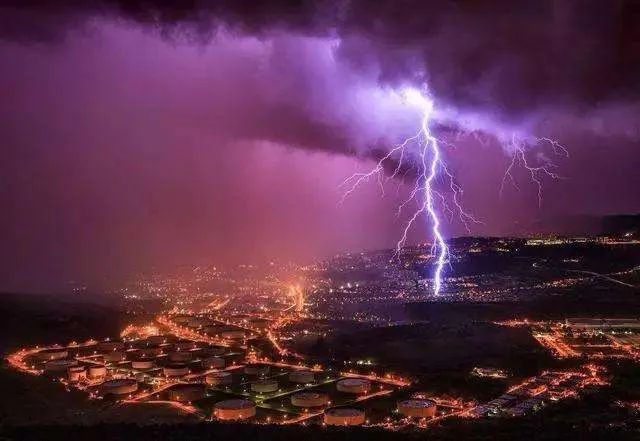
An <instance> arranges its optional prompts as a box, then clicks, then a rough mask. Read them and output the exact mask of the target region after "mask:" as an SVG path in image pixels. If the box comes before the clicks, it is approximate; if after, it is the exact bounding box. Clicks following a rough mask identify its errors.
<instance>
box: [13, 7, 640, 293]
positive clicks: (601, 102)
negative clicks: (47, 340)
mask: <svg viewBox="0 0 640 441" xmlns="http://www.w3.org/2000/svg"><path fill="white" fill-rule="evenodd" d="M357 3H358V2H354V5H357ZM381 3H382V2H381ZM621 4H622V3H621ZM354 7H356V6H354ZM16 11H18V12H17V14H16ZM274 11H275V10H274ZM72 12H74V11H73V9H70V10H63V11H62V12H61V15H60V16H55V18H56V20H52V19H51V16H50V15H47V14H50V13H51V11H46V14H45V13H43V12H42V11H40V10H38V9H37V8H36V9H34V10H33V11H31V10H29V9H27V10H26V12H25V11H22V10H13V9H5V10H0V16H1V17H2V18H3V20H0V23H3V22H4V23H5V24H6V23H9V22H10V23H12V24H15V23H17V24H15V26H14V27H8V28H6V29H9V32H7V33H6V34H5V35H3V38H2V39H0V84H1V85H2V86H1V87H2V97H3V98H2V100H1V101H0V116H1V117H2V121H3V123H2V125H1V126H0V139H2V149H1V150H0V155H1V156H0V206H2V207H3V210H2V211H3V216H2V220H1V221H0V227H1V229H0V243H2V245H3V246H2V251H0V265H1V267H0V268H1V269H0V289H3V290H20V291H34V290H44V291H53V290H60V289H65V287H66V286H67V285H66V283H67V281H68V280H71V279H80V280H88V281H90V282H95V281H98V280H101V279H102V278H103V277H105V276H106V277H109V278H110V279H111V280H114V281H117V280H119V278H120V277H122V276H123V275H126V274H128V273H130V272H131V271H132V270H137V269H146V268H149V267H151V266H158V267H170V266H171V265H176V264H184V263H200V262H206V261H212V262H221V263H230V262H239V261H264V260H265V259H269V258H271V257H275V258H280V259H288V258H292V259H297V260H300V261H309V260H313V259H317V258H322V257H325V256H327V255H330V254H332V253H335V252H338V251H344V250H361V249H371V248H381V247H392V246H394V245H395V243H396V241H397V239H398V237H399V234H400V231H401V229H402V227H403V222H404V221H406V219H407V215H408V214H410V213H408V212H407V213H405V214H403V215H401V216H400V217H399V218H396V217H395V210H396V207H397V205H398V203H399V202H400V201H401V200H402V197H403V196H405V197H406V194H407V191H408V187H406V186H405V185H404V184H402V183H401V182H398V181H392V182H390V183H389V185H388V188H387V191H386V195H385V197H384V198H382V197H381V195H380V191H379V189H378V188H377V186H376V185H375V182H371V183H370V184H369V185H367V186H364V187H362V188H361V189H359V190H358V191H357V192H355V193H354V194H353V195H352V196H351V197H350V198H348V199H347V200H346V201H345V202H344V203H340V201H341V197H342V194H343V190H341V189H340V188H339V186H340V183H341V182H342V181H343V180H344V179H345V178H346V177H348V176H350V175H351V174H352V173H354V172H357V171H365V170H368V169H370V168H371V167H372V166H374V165H375V163H374V161H372V159H371V158H374V157H378V156H379V154H380V152H384V151H385V149H388V148H389V146H391V145H393V144H394V143H395V142H397V141H399V140H401V139H402V138H403V137H405V136H408V135H410V134H413V132H414V130H415V128H416V127H417V126H416V124H418V123H419V114H418V113H417V112H416V109H414V108H412V107H411V106H408V105H407V103H406V102H403V100H402V97H401V94H400V92H399V91H400V90H402V89H403V88H404V87H407V86H414V87H420V86H421V85H424V83H425V81H427V80H428V81H427V83H428V85H429V88H430V90H431V92H432V93H433V96H434V99H435V100H436V105H437V106H439V108H438V110H439V112H440V113H439V121H438V123H439V124H441V127H443V128H445V130H444V132H443V133H445V135H444V136H445V137H447V139H448V140H449V141H450V142H453V143H454V144H455V147H447V148H446V149H445V150H446V151H445V155H446V160H447V162H448V164H449V166H450V168H451V170H452V171H453V172H454V173H455V175H456V177H457V179H458V180H459V182H460V183H461V184H462V185H463V187H464V188H465V193H464V203H465V206H466V207H467V208H468V210H469V211H471V212H472V213H474V215H476V217H478V218H479V219H481V220H482V221H483V224H482V225H478V226H476V227H474V229H473V230H472V233H473V234H478V235H479V234H492V235H506V234H525V233H526V232H528V231H530V229H531V227H532V225H533V223H534V221H535V220H538V219H549V218H551V219H553V218H556V217H562V216H566V215H574V214H608V213H628V212H637V211H640V195H639V193H640V192H639V191H638V190H637V189H638V188H640V173H638V170H640V152H639V150H638V149H639V147H640V143H639V139H640V128H639V127H638V118H637V114H638V113H637V109H638V108H639V106H638V102H639V101H638V99H637V95H636V94H635V91H634V90H633V89H625V84H626V83H625V80H626V78H625V77H624V75H623V73H625V72H626V70H625V69H627V68H628V69H630V70H633V69H637V64H638V62H639V60H640V57H638V52H639V51H640V43H639V41H640V39H638V35H637V32H636V34H635V36H634V35H631V36H630V37H628V38H632V39H633V38H635V39H636V40H635V43H633V44H635V46H633V45H631V49H629V48H628V46H629V44H628V43H627V41H626V38H627V36H625V38H624V39H623V40H622V41H621V42H617V43H615V44H614V46H615V48H617V49H618V50H619V51H623V52H624V54H623V55H621V57H622V59H623V60H628V63H629V64H630V66H626V65H621V67H619V69H620V70H622V71H623V72H619V73H618V74H616V75H615V76H612V75H607V74H606V72H607V71H606V70H605V69H604V68H602V69H600V70H599V69H595V68H594V69H586V68H581V66H582V65H583V64H584V63H585V62H584V60H583V58H579V59H578V58H577V55H576V59H574V60H569V61H570V62H571V63H573V64H574V65H577V67H576V70H575V71H573V70H571V71H569V70H567V71H566V72H565V71H564V70H562V71H561V72H556V71H555V70H553V69H550V67H549V66H548V65H547V64H545V63H547V62H548V61H549V60H546V59H545V57H544V56H543V55H544V54H543V55H541V54H538V52H537V51H538V50H539V49H538V48H531V49H530V51H531V52H530V54H529V55H530V57H528V58H527V53H526V52H525V53H522V52H521V50H520V49H521V48H520V47H518V46H517V44H520V43H518V42H514V43H513V45H514V48H510V47H501V46H500V45H497V46H495V44H496V42H495V41H494V40H493V38H494V37H492V38H491V39H489V40H487V41H486V42H484V43H485V46H482V45H479V46H478V47H477V48H476V49H477V51H476V52H477V53H478V54H479V56H481V55H482V54H483V53H485V52H483V51H486V50H487V47H486V45H489V47H496V51H499V52H500V51H502V52H501V56H500V61H499V62H497V61H496V60H495V59H494V60H493V61H487V60H484V59H482V58H479V59H477V60H476V59H474V58H473V57H471V58H469V53H467V51H468V48H469V47H473V46H474V44H477V43H474V41H475V40H474V39H473V38H472V37H473V36H474V32H476V33H478V35H482V36H485V35H489V31H488V30H487V29H486V28H485V27H484V25H483V23H484V22H485V21H486V17H484V18H483V17H482V16H478V19H477V20H476V21H474V20H473V17H474V16H473V15H464V14H458V15H456V14H454V13H448V14H449V15H447V14H445V13H443V14H444V15H443V17H445V18H443V19H442V23H440V25H439V28H438V29H440V30H439V31H438V32H436V33H434V34H433V35H426V36H421V38H422V39H423V40H420V39H417V38H408V37H409V36H410V35H409V36H405V35H400V34H397V33H398V32H400V31H399V30H402V32H405V27H402V26H399V27H398V24H397V23H396V22H394V21H393V20H394V19H396V18H395V17H393V16H391V17H388V15H389V14H386V13H384V11H378V13H379V14H380V15H379V17H378V18H379V21H380V22H379V23H378V22H375V25H371V26H368V25H367V23H366V20H363V22H362V23H359V22H358V23H352V22H351V21H349V19H348V17H347V18H343V19H342V21H341V22H340V25H339V26H337V27H330V26H326V25H323V24H317V23H316V21H314V23H316V25H317V26H318V28H316V27H313V26H312V27H310V28H309V29H308V30H307V29H306V28H305V27H304V26H302V27H298V26H297V25H299V23H297V22H296V20H293V19H291V17H290V16H287V15H285V17H288V19H289V20H290V21H291V23H289V22H286V21H285V24H284V25H279V26H275V25H274V26H273V27H271V26H269V23H270V20H271V21H273V22H274V23H280V21H278V20H276V18H277V17H276V18H274V17H272V16H270V15H268V14H267V16H266V18H265V17H262V19H263V20H262V21H257V22H253V21H250V20H249V18H251V14H250V13H247V18H246V20H245V18H244V17H243V16H240V18H239V19H238V18H234V19H233V20H231V19H226V20H227V21H226V22H225V23H226V24H225V25H224V26H223V28H216V29H217V33H215V36H213V37H211V38H196V39H195V40H196V41H193V40H194V39H189V38H187V37H186V36H185V35H191V33H186V34H181V33H180V32H181V31H180V29H178V30H177V31H176V27H175V23H172V25H173V27H171V30H172V33H171V36H167V35H166V32H165V31H166V27H164V26H163V23H162V21H161V22H160V26H159V27H158V26H149V25H148V24H147V23H146V21H147V20H145V19H144V17H142V18H140V17H138V16H136V15H133V17H134V18H131V17H130V16H128V15H127V14H128V12H127V13H123V17H121V16H119V15H118V14H115V15H113V14H106V15H103V14H96V13H95V12H94V11H76V12H74V13H72ZM263 12H264V11H263ZM274 13H275V12H274ZM528 14H529V15H526V14H525V15H524V21H522V20H523V16H520V15H518V16H517V17H515V18H514V17H511V19H512V23H511V22H510V23H511V24H510V25H509V26H506V25H505V26H506V28H505V29H507V28H508V30H505V32H511V30H510V29H511V27H513V26H515V25H514V23H515V24H518V23H519V24H520V25H522V23H529V21H527V19H526V17H529V19H530V21H531V23H533V24H535V23H536V22H537V20H540V19H541V18H540V17H538V15H537V14H539V12H535V11H529V13H528ZM553 14H554V15H553V16H554V17H556V16H560V17H563V14H565V12H563V11H555V10H554V11H553ZM301 15H302V14H301ZM15 17H19V19H16V18H15ZM25 17H26V18H25ZM42 17H44V18H42ZM61 17H68V18H69V19H68V20H62V19H61ZM369 18H371V17H369ZM373 18H375V16H374V17H373ZM373 18H372V19H373ZM565 18H566V17H565ZM397 19H398V20H401V19H406V17H399V18H397ZM265 20H266V21H265ZM385 20H387V21H385ZM558 20H560V18H558ZM572 20H573V19H572ZM238 21H239V22H240V24H244V26H239V25H238ZM51 23H56V26H55V27H53V28H50V25H51ZM186 23H187V24H186V25H185V27H188V26H194V24H193V22H191V21H187V22H186ZM256 23H258V24H256ZM303 23H304V21H303ZM462 23H471V24H472V26H470V27H469V28H468V30H467V33H468V35H467V34H465V33H464V32H463V31H461V30H458V31H457V32H458V33H456V34H454V35H456V38H453V39H452V38H447V36H450V35H452V34H451V32H452V31H451V29H450V28H451V26H453V24H462ZM476 23H477V26H476ZM178 24H181V22H178ZM369 24H371V23H369ZM615 24H616V26H617V25H618V23H617V22H616V23H615ZM45 25H46V26H45ZM187 25H188V26H187ZM47 26H49V27H47ZM58 26H60V27H61V28H62V30H61V29H58ZM415 26H416V27H417V28H419V29H422V28H420V27H418V24H416V25H415ZM580 26H582V25H580ZM625 26H629V25H628V24H627V25H625ZM476 27H477V29H476ZM596 27H597V28H598V29H599V27H602V28H603V29H605V28H606V26H604V25H602V26H596ZM408 28H409V31H410V29H411V28H412V26H408ZM34 29H36V30H38V32H35V31H34ZM158 29H160V31H158ZM196 29H197V30H198V32H199V33H198V35H200V32H201V31H202V29H201V27H196ZM205 29H208V28H205ZM229 29H233V30H232V31H230V30H229ZM318 29H320V30H318ZM532 29H534V28H532ZM571 29H574V30H575V29H578V30H579V31H580V32H582V30H581V29H582V28H581V27H574V28H569V29H568V30H567V31H566V32H565V34H566V35H565V34H562V35H561V37H562V41H568V42H571V41H572V38H574V39H575V38H577V36H579V35H580V32H578V31H576V32H573V33H572V32H570V31H571ZM606 29H608V28H606ZM45 31H46V32H45ZM409 31H407V32H409ZM556 31H557V32H560V31H559V30H558V29H556ZM376 32H379V33H378V34H376ZM523 32H524V33H525V34H526V32H527V31H526V29H525V30H524V31H523ZM531 32H533V33H535V32H538V30H537V28H535V29H534V30H532V31H531ZM205 34H206V32H205ZM574 34H576V35H574ZM176 35H177V36H176ZM554 35H555V34H554ZM625 35H626V34H625ZM381 36H382V37H381ZM404 37H407V38H404ZM421 41H422V43H421ZM581 41H582V40H581ZM525 43H526V44H525ZM521 44H523V45H524V46H526V47H528V43H527V41H524V37H523V42H521ZM492 45H494V46H492ZM449 49H450V51H449V52H448V50H449ZM511 49H513V50H514V51H515V50H516V49H517V50H518V51H517V52H509V51H510V50H511ZM574 49H575V51H578V52H581V57H585V58H587V59H588V58H589V56H590V55H589V54H590V53H592V56H596V55H598V54H599V52H598V51H597V50H596V49H598V50H603V49H602V48H600V42H599V40H597V39H594V41H590V40H589V41H587V42H586V43H584V46H579V47H575V48H574ZM589 51H592V52H589ZM625 51H626V52H625ZM476 52H473V51H471V53H472V54H475V53H476ZM627 52H628V54H627ZM513 53H518V54H519V56H520V57H523V58H522V60H520V59H517V60H515V61H514V56H513ZM585 54H586V55H585ZM509 55H511V57H510V56H509ZM561 55H562V54H559V55H558V57H560V58H558V60H557V61H558V62H559V61H560V59H561V58H562V57H561ZM455 57H459V58H458V59H456V58H455ZM634 57H635V58H634ZM488 58H490V57H488ZM538 58H539V59H540V60H541V62H542V63H543V64H541V65H540V67H539V69H540V70H539V71H536V69H535V68H532V67H531V66H536V65H537V64H536V63H537V62H538V61H540V60H537V59H538ZM531 59H533V61H535V62H536V63H533V64H528V63H531V61H532V60H531ZM416 60H418V61H416ZM456 60H458V61H459V62H460V64H459V65H455V66H457V68H456V69H454V68H453V66H454V64H455V62H456ZM551 61H554V60H551ZM612 63H613V64H614V65H619V66H620V64H619V60H617V59H616V60H615V63H614V62H613V61H612ZM584 65H585V66H586V64H584ZM607 66H608V65H607ZM461 69H463V70H464V72H463V73H461V72H459V70H461ZM558 69H559V70H561V69H565V68H564V67H562V68H561V67H558ZM469 70H471V71H473V72H471V73H470V72H469ZM550 70H551V72H549V71H550ZM505 72H506V73H507V74H508V76H507V77H505V78H508V79H511V80H512V81H506V80H505V79H504V78H503V77H502V76H503V75H505ZM576 72H578V74H576ZM580 72H582V73H583V74H584V75H583V76H581V75H582V74H581V73H580ZM598 74H600V75H601V77H600V78H601V80H602V81H611V91H610V90H608V89H607V88H606V87H602V85H601V84H596V83H597V82H596V81H595V80H594V78H595V79H597V75H598ZM466 75H470V76H469V77H467V76H466ZM547 77H548V78H547ZM470 78H473V80H471V79H470ZM571 81H573V82H571ZM592 83H593V84H592ZM614 89H615V90H614ZM590 92H592V93H590ZM534 97H536V98H535V99H534ZM453 129H455V130H458V131H460V130H463V129H476V130H478V132H482V133H483V135H481V136H482V138H483V139H484V142H479V141H478V140H477V139H476V138H475V137H473V136H466V137H461V138H459V139H457V138H456V137H454V136H452V135H446V133H450V132H451V130H453ZM512 133H517V134H518V135H519V136H522V137H523V138H527V137H529V136H549V137H553V138H555V139H558V140H559V141H560V142H562V143H563V145H565V146H566V147H567V149H568V150H569V152H570V158H569V159H563V158H556V159H557V160H556V162H557V164H558V169H557V172H558V173H559V174H561V175H563V176H565V177H566V179H562V180H558V181H552V180H545V190H544V204H543V206H542V208H538V206H537V197H536V188H535V186H533V185H532V184H531V183H530V182H529V181H528V180H527V175H526V173H524V171H523V170H518V171H517V172H516V173H515V175H516V176H515V177H516V179H517V181H518V184H519V187H520V189H519V190H516V189H515V188H513V187H510V186H508V187H507V188H506V190H505V192H504V194H503V195H502V197H501V198H500V197H499V194H498V192H499V188H500V182H501V179H502V176H503V173H504V170H505V167H506V166H507V165H508V164H509V161H510V155H511V154H512V151H511V150H510V148H509V147H508V146H505V145H504V143H502V144H501V143H500V142H499V140H500V139H502V140H504V139H506V138H507V137H508V136H509V134H512ZM547 150H548V149H547ZM547 150H545V149H544V148H539V149H532V150H531V151H530V152H529V155H530V157H531V158H532V160H535V161H544V160H545V158H546V157H547V155H549V152H548V151H547ZM398 186H399V187H398ZM559 227H560V225H559ZM563 227H564V225H563ZM444 229H445V232H446V234H447V235H448V236H455V235H461V234H466V233H465V231H464V229H463V228H462V226H461V225H460V224H459V223H457V222H452V223H446V224H445V226H444ZM426 231H427V230H426V228H422V227H421V228H417V230H416V231H414V232H413V233H412V235H411V241H413V242H415V241H424V240H428V239H429V237H428V235H427V234H426Z"/></svg>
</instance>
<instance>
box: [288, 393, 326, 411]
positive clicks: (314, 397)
mask: <svg viewBox="0 0 640 441" xmlns="http://www.w3.org/2000/svg"><path fill="white" fill-rule="evenodd" d="M328 403H329V396H328V395H327V394H321V393H318V392H300V393H297V394H294V395H292V396H291V404H292V405H294V406H296V407H320V406H325V405H327V404H328Z"/></svg>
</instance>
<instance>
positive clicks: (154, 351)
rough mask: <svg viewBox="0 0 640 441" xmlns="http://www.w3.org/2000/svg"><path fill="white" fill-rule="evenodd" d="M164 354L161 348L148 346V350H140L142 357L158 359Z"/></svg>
mask: <svg viewBox="0 0 640 441" xmlns="http://www.w3.org/2000/svg"><path fill="white" fill-rule="evenodd" d="M161 353H162V349H161V348H160V346H147V347H146V348H141V349H140V356H142V357H149V358H152V357H157V356H158V355H160V354H161Z"/></svg>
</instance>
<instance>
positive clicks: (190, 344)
mask: <svg viewBox="0 0 640 441" xmlns="http://www.w3.org/2000/svg"><path fill="white" fill-rule="evenodd" d="M173 347H174V348H175V349H176V350H178V351H190V350H192V349H195V348H196V347H197V344H196V342H194V341H191V340H179V341H177V342H175V343H174V344H173Z"/></svg>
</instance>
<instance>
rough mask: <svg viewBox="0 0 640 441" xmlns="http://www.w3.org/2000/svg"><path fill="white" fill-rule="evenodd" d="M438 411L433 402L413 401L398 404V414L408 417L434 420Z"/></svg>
mask: <svg viewBox="0 0 640 441" xmlns="http://www.w3.org/2000/svg"><path fill="white" fill-rule="evenodd" d="M436 410H437V407H436V403H435V402H434V401H431V400H417V399H412V400H403V401H399V402H398V412H399V413H400V414H402V415H404V416H407V417H413V418H433V417H434V416H435V415H436Z"/></svg>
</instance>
